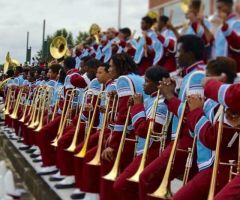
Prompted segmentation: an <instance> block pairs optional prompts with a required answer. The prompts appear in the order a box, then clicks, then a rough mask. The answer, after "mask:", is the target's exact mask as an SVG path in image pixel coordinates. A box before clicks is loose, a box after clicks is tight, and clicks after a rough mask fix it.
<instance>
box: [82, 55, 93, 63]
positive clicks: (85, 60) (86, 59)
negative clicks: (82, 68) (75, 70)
mask: <svg viewBox="0 0 240 200" xmlns="http://www.w3.org/2000/svg"><path fill="white" fill-rule="evenodd" d="M90 59H92V56H84V57H82V58H81V61H83V62H87V61H89V60H90Z"/></svg>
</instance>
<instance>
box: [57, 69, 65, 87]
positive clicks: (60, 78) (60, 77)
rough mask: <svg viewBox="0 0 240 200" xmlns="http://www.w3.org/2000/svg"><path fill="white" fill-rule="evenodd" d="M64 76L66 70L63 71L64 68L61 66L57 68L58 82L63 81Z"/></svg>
mask: <svg viewBox="0 0 240 200" xmlns="http://www.w3.org/2000/svg"><path fill="white" fill-rule="evenodd" d="M65 78H66V72H65V70H64V69H63V68H61V69H60V70H59V79H58V82H59V83H62V84H63V83H64V81H65Z"/></svg>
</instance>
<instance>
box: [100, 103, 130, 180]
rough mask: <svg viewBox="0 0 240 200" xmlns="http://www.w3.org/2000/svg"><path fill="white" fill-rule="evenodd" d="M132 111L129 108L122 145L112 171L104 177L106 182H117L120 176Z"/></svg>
mask: <svg viewBox="0 0 240 200" xmlns="http://www.w3.org/2000/svg"><path fill="white" fill-rule="evenodd" d="M130 110H131V106H129V107H128V111H127V117H126V121H125V124H124V129H123V133H122V137H121V141H120V144H119V147H118V152H117V155H116V159H115V162H114V165H113V167H112V170H111V171H110V172H109V173H108V174H107V175H105V176H104V177H103V178H104V179H106V180H110V181H115V180H116V179H117V177H118V175H119V165H120V159H121V154H122V151H123V148H124V141H125V138H126V135H127V127H128V123H129V119H130Z"/></svg>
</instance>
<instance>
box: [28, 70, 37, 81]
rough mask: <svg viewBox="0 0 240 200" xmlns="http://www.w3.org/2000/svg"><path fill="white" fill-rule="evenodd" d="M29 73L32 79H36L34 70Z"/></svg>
mask: <svg viewBox="0 0 240 200" xmlns="http://www.w3.org/2000/svg"><path fill="white" fill-rule="evenodd" d="M28 73H29V75H30V77H32V78H34V79H35V70H34V69H30V70H29V71H28Z"/></svg>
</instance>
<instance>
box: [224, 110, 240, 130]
mask: <svg viewBox="0 0 240 200" xmlns="http://www.w3.org/2000/svg"><path fill="white" fill-rule="evenodd" d="M226 119H227V120H228V122H229V123H230V124H231V125H232V126H233V127H239V126H240V112H239V111H234V110H231V109H230V108H228V109H227V110H226Z"/></svg>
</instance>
